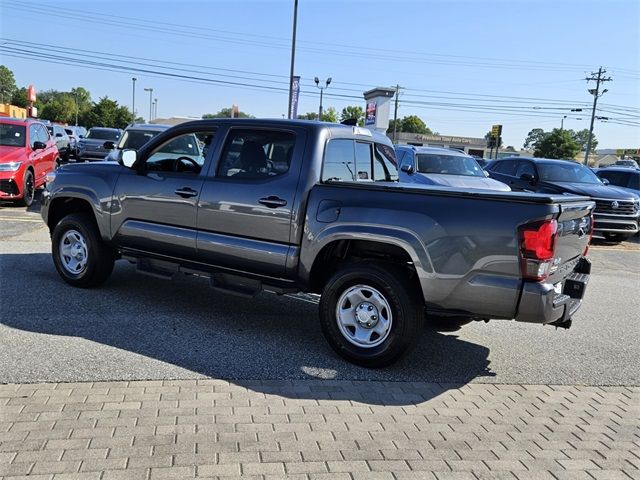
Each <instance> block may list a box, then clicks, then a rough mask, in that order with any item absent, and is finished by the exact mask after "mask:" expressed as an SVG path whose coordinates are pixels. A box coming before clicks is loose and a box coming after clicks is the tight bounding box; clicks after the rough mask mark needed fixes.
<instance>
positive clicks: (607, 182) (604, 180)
mask: <svg viewBox="0 0 640 480" xmlns="http://www.w3.org/2000/svg"><path fill="white" fill-rule="evenodd" d="M600 181H601V182H602V183H604V184H605V185H609V184H610V183H611V182H610V181H609V180H607V179H606V178H600Z"/></svg>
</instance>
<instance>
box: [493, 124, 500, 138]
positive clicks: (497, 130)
mask: <svg viewBox="0 0 640 480" xmlns="http://www.w3.org/2000/svg"><path fill="white" fill-rule="evenodd" d="M500 135H502V125H493V126H492V127H491V136H492V137H494V138H498V137H499V136H500Z"/></svg>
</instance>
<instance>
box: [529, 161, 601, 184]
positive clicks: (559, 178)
mask: <svg viewBox="0 0 640 480" xmlns="http://www.w3.org/2000/svg"><path fill="white" fill-rule="evenodd" d="M537 166H538V174H539V175H540V180H542V181H544V182H566V183H595V184H602V182H601V181H600V179H599V178H598V177H597V176H596V174H595V173H593V172H592V171H591V170H590V169H589V168H587V167H585V166H583V165H580V164H578V163H573V162H563V161H562V160H558V162H557V163H539V164H538V165H537Z"/></svg>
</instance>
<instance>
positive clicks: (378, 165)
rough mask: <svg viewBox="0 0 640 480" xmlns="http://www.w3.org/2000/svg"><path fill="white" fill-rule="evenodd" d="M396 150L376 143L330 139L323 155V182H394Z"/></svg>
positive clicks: (396, 176) (395, 177)
mask: <svg viewBox="0 0 640 480" xmlns="http://www.w3.org/2000/svg"><path fill="white" fill-rule="evenodd" d="M397 179H398V169H397V162H396V156H395V151H394V150H393V148H392V147H389V146H387V145H383V144H379V143H375V144H374V143H370V142H363V141H357V140H351V139H342V138H337V139H333V140H330V141H329V143H328V144H327V148H326V150H325V154H324V165H323V169H322V181H324V182H358V181H365V182H384V181H396V180H397Z"/></svg>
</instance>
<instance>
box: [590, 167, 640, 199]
mask: <svg viewBox="0 0 640 480" xmlns="http://www.w3.org/2000/svg"><path fill="white" fill-rule="evenodd" d="M595 173H596V175H598V177H600V180H606V181H607V182H609V184H610V185H615V186H617V187H621V188H625V189H628V190H631V191H632V192H633V193H636V194H638V195H640V169H631V168H628V167H617V166H616V167H604V168H597V169H596V170H595Z"/></svg>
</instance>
